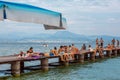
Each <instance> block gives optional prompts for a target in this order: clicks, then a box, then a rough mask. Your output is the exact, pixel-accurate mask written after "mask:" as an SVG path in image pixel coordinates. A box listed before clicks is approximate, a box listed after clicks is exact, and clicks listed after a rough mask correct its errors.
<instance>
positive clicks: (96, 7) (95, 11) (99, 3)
mask: <svg viewBox="0 0 120 80" xmlns="http://www.w3.org/2000/svg"><path fill="white" fill-rule="evenodd" d="M5 1H13V2H20V3H26V4H31V5H35V6H39V7H42V8H46V9H49V10H53V11H58V12H61V13H63V16H65V17H66V18H67V23H68V27H69V28H68V30H70V31H72V32H75V33H82V34H100V32H102V33H103V34H111V35H112V34H113V31H110V30H114V32H116V34H120V33H119V31H118V28H119V25H120V14H119V13H120V0H52V1H51V0H5ZM116 14H117V15H116ZM109 23H111V24H112V23H113V24H112V25H111V24H109ZM0 24H1V23H0ZM18 25H20V24H17V23H16V24H15V25H14V26H18ZM23 25H24V24H23ZM23 25H21V26H23ZM28 25H29V24H28ZM28 25H25V26H24V27H22V28H23V29H24V30H23V31H25V30H26V29H27V28H28ZM33 26H36V25H33ZM109 26H110V27H111V29H109V31H105V30H102V29H101V27H105V28H106V27H107V28H109ZM114 26H115V27H116V28H114ZM73 27H74V28H73ZM22 28H21V29H20V28H18V27H16V30H18V31H19V30H21V31H22ZM29 28H30V31H32V30H34V29H37V30H39V29H40V28H39V29H38V27H37V28H34V27H32V26H31V27H29ZM107 28H106V29H107ZM41 31H43V29H41ZM91 31H92V32H91ZM98 31H99V32H98ZM110 32H111V33H110Z"/></svg>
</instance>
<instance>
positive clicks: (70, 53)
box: [19, 38, 119, 61]
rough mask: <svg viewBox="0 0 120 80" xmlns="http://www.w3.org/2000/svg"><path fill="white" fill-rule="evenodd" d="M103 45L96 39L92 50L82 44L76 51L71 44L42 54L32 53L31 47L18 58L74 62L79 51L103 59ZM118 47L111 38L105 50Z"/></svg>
mask: <svg viewBox="0 0 120 80" xmlns="http://www.w3.org/2000/svg"><path fill="white" fill-rule="evenodd" d="M103 44H104V40H103V39H102V38H100V40H98V38H97V39H96V47H95V48H94V49H93V48H92V47H91V45H89V46H88V48H86V45H85V44H83V45H82V47H81V49H78V48H77V47H75V46H74V44H71V45H69V46H67V45H64V46H62V45H61V46H60V47H59V49H57V47H54V48H53V49H50V51H48V52H44V53H39V52H34V51H33V47H30V48H29V50H28V51H27V52H26V53H24V52H23V51H21V52H20V54H19V57H32V56H46V57H48V56H60V58H61V61H69V60H74V59H75V55H74V54H77V53H80V51H82V50H89V51H93V52H94V55H96V53H97V52H98V53H99V55H100V56H101V57H103V55H104V54H103V49H104V48H103ZM115 44H117V45H116V47H119V40H115V39H114V38H113V40H111V44H108V45H107V47H106V48H107V49H112V48H114V47H115Z"/></svg>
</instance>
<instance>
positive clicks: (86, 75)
mask: <svg viewBox="0 0 120 80" xmlns="http://www.w3.org/2000/svg"><path fill="white" fill-rule="evenodd" d="M42 44H43V43H0V55H1V56H5V55H12V54H15V53H19V51H20V50H22V51H27V50H28V49H29V47H31V46H32V47H33V48H34V51H36V52H44V51H45V47H43V45H42ZM63 44H64V45H68V44H71V43H57V44H56V43H49V44H48V45H49V46H48V47H49V48H53V47H54V46H57V47H58V46H59V45H63ZM75 45H76V46H77V47H78V48H80V47H81V45H82V43H75ZM87 45H88V44H87ZM93 46H94V44H93ZM37 63H38V62H34V63H31V62H30V63H29V62H28V63H26V65H32V64H37ZM9 67H10V65H0V70H4V69H8V68H9ZM119 74H120V57H116V58H111V59H110V58H109V59H106V60H102V61H98V62H96V63H86V64H84V65H82V64H72V65H70V66H68V67H57V68H53V69H50V70H49V71H48V72H42V71H34V72H32V73H28V74H24V75H22V76H21V77H19V78H14V77H6V78H4V79H3V80H120V76H119ZM9 75H10V74H6V73H5V72H1V71H0V76H1V77H2V76H9ZM0 80H2V79H1V78H0Z"/></svg>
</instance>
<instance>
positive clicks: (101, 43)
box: [100, 38, 104, 47]
mask: <svg viewBox="0 0 120 80" xmlns="http://www.w3.org/2000/svg"><path fill="white" fill-rule="evenodd" d="M103 43H104V41H103V39H102V38H101V39H100V46H101V47H103Z"/></svg>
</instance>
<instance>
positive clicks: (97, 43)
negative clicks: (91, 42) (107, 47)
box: [96, 38, 99, 46]
mask: <svg viewBox="0 0 120 80" xmlns="http://www.w3.org/2000/svg"><path fill="white" fill-rule="evenodd" d="M97 45H99V40H98V38H97V39H96V46H97Z"/></svg>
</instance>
